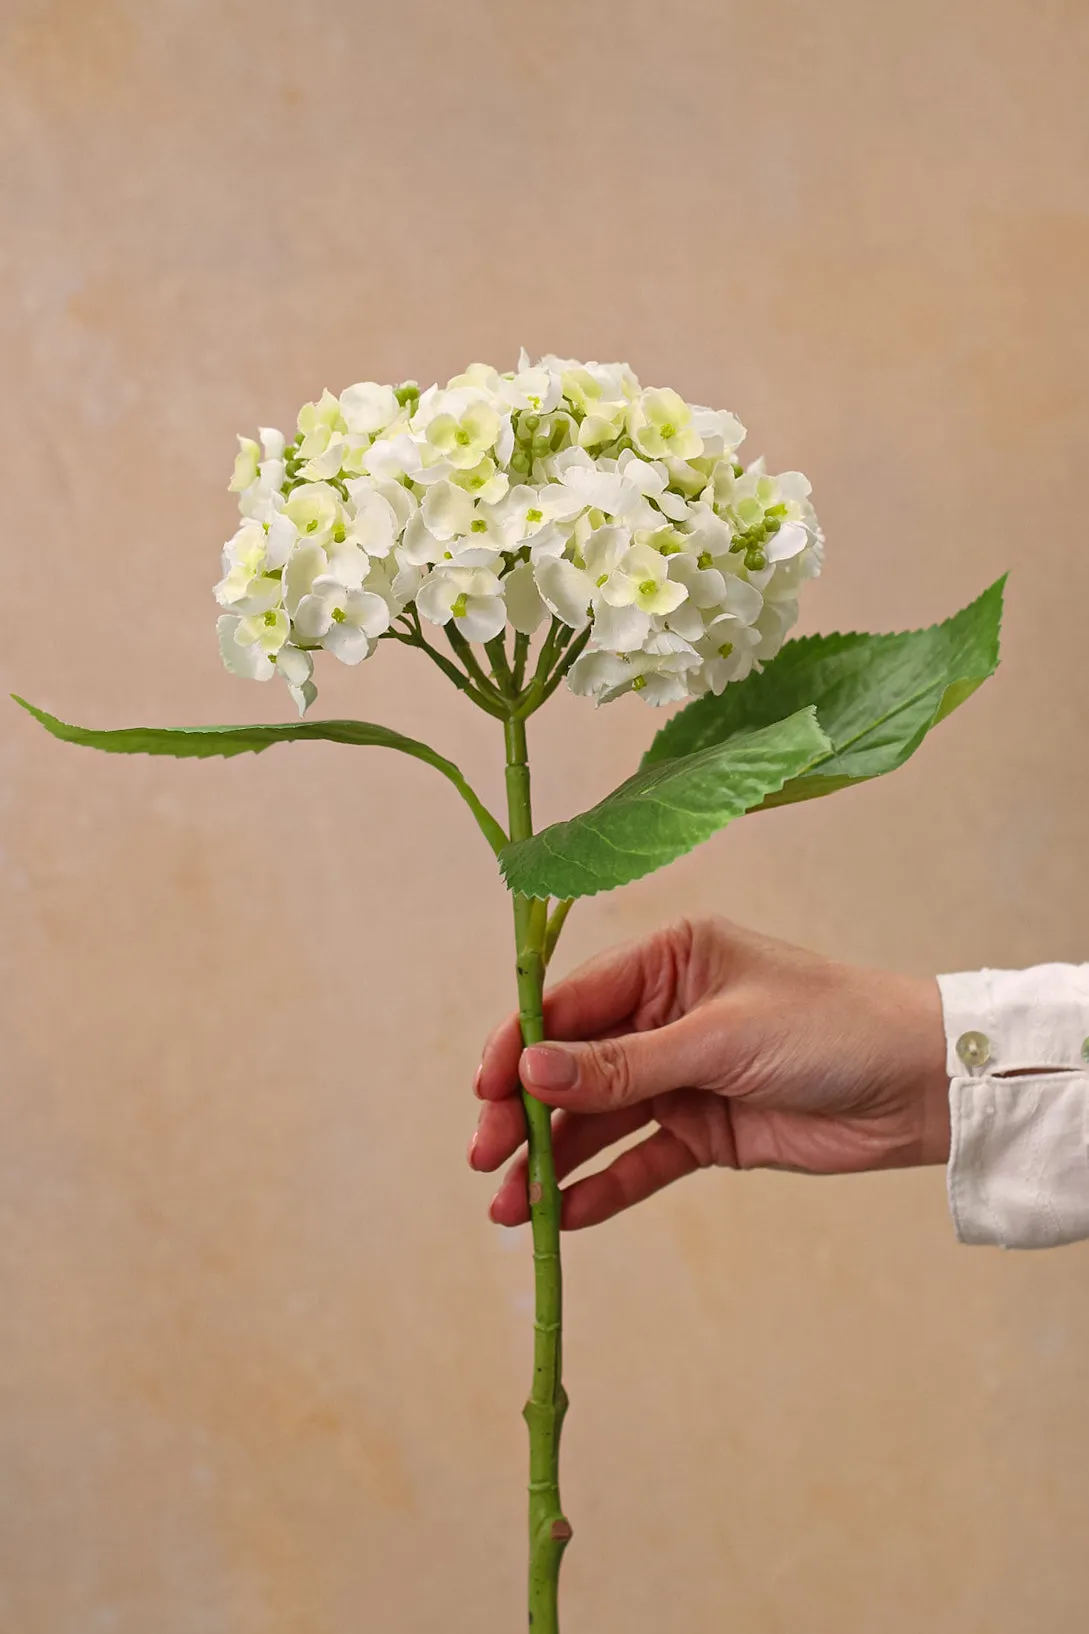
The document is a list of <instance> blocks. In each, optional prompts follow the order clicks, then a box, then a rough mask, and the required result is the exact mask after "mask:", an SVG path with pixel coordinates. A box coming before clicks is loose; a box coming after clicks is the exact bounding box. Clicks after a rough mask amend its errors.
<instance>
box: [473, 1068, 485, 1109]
mask: <svg viewBox="0 0 1089 1634" xmlns="http://www.w3.org/2000/svg"><path fill="white" fill-rule="evenodd" d="M483 1077H484V1063H483V1061H482V1062H481V1063H480V1065H479V1067H477V1069H476V1077H475V1078H474V1079H473V1094H474V1095H475V1096H476V1097H477V1099H478V1100H479V1099H480V1083H481V1080H482V1078H483Z"/></svg>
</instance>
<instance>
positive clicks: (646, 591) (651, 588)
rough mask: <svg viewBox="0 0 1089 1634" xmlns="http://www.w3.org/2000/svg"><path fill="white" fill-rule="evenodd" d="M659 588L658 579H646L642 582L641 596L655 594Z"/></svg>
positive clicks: (640, 587)
mask: <svg viewBox="0 0 1089 1634" xmlns="http://www.w3.org/2000/svg"><path fill="white" fill-rule="evenodd" d="M657 588H658V581H657V579H644V580H643V582H642V584H641V585H640V586H639V594H640V595H641V596H653V594H654V592H655V591H656V590H657Z"/></svg>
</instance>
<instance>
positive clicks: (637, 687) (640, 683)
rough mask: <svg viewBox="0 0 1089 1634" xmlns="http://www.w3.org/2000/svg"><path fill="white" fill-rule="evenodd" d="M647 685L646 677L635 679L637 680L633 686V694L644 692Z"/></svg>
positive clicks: (640, 676) (639, 676)
mask: <svg viewBox="0 0 1089 1634" xmlns="http://www.w3.org/2000/svg"><path fill="white" fill-rule="evenodd" d="M646 684H647V678H646V676H645V675H637V676H636V677H635V680H634V681H633V682H632V684H631V689H632V691H633V692H642V690H643V688H644V687H645V686H646Z"/></svg>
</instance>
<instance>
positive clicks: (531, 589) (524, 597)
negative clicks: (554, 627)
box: [503, 562, 548, 635]
mask: <svg viewBox="0 0 1089 1634" xmlns="http://www.w3.org/2000/svg"><path fill="white" fill-rule="evenodd" d="M503 595H504V598H505V600H506V603H507V617H508V618H509V619H510V622H511V624H512V625H513V627H514V628H515V629H516V630H517V631H518V632H519V634H520V635H532V634H533V632H534V630H536V629H537V627H538V625H539V624H540V623H541V621H542V620H543V619H545V618H547V616H548V611H547V608H546V607H545V604H544V602H543V601H542V600H541V593H540V591H539V590H538V589H537V581H536V579H535V578H534V576H533V568H532V566H531V565H530V563H529V562H519V563H518V566H517V567H513V568H512V569H511V571H510V572H509V573H508V574H507V576H506V578H505V579H504V580H503Z"/></svg>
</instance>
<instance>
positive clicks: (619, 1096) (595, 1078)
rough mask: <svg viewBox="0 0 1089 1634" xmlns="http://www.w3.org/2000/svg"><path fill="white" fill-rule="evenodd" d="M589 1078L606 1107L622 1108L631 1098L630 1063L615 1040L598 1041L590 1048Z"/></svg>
mask: <svg viewBox="0 0 1089 1634" xmlns="http://www.w3.org/2000/svg"><path fill="white" fill-rule="evenodd" d="M589 1066H590V1075H589V1076H590V1078H591V1081H592V1084H593V1088H594V1089H595V1090H596V1092H597V1094H598V1096H599V1097H600V1099H601V1100H602V1101H603V1102H604V1104H605V1105H606V1106H623V1105H624V1104H625V1103H626V1102H627V1101H629V1100H630V1099H631V1097H632V1091H633V1089H634V1084H633V1082H632V1071H631V1062H630V1060H629V1059H628V1053H627V1051H626V1050H625V1049H624V1046H623V1044H622V1043H621V1042H620V1040H619V1039H616V1038H602V1039H598V1040H597V1041H596V1043H594V1044H592V1045H591V1046H590V1061H589Z"/></svg>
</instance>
